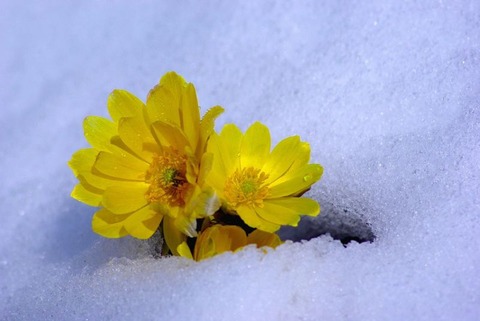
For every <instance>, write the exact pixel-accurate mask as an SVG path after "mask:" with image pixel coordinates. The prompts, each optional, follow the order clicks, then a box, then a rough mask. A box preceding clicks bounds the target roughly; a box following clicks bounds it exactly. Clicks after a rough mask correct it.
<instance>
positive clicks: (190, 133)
mask: <svg viewBox="0 0 480 321" xmlns="http://www.w3.org/2000/svg"><path fill="white" fill-rule="evenodd" d="M180 103H181V110H182V114H181V116H182V118H181V119H180V121H181V127H182V129H183V132H184V133H185V136H186V138H187V140H188V142H189V145H190V147H191V148H192V150H194V151H195V150H196V149H197V144H198V142H199V138H200V107H199V106H198V100H197V94H196V92H195V87H193V85H192V84H187V86H186V88H185V89H184V95H183V96H182V99H181V100H180Z"/></svg>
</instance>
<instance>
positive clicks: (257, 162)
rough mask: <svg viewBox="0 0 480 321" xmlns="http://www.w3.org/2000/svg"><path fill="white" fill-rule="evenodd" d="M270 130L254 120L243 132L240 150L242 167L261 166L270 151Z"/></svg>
mask: <svg viewBox="0 0 480 321" xmlns="http://www.w3.org/2000/svg"><path fill="white" fill-rule="evenodd" d="M270 141H271V140H270V131H269V130H268V127H267V126H265V125H263V124H261V123H259V122H255V123H254V124H253V125H252V126H250V127H249V128H248V129H247V131H246V132H245V136H244V137H243V140H242V145H241V150H240V164H241V166H242V168H247V167H250V166H253V167H259V166H260V167H262V165H263V164H264V162H265V159H266V158H267V156H268V154H269V153H270Z"/></svg>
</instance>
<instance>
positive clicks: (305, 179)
mask: <svg viewBox="0 0 480 321" xmlns="http://www.w3.org/2000/svg"><path fill="white" fill-rule="evenodd" d="M311 179H312V175H310V174H307V175H305V176H303V181H304V182H308V181H309V180H311Z"/></svg>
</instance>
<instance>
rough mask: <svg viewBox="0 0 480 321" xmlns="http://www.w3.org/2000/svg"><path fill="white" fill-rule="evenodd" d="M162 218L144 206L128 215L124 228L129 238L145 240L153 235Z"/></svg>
mask: <svg viewBox="0 0 480 321" xmlns="http://www.w3.org/2000/svg"><path fill="white" fill-rule="evenodd" d="M162 218H163V215H162V214H160V213H158V212H156V211H154V210H152V209H151V208H150V207H149V206H145V207H143V208H141V209H139V210H138V211H136V212H133V213H132V214H130V216H129V217H128V218H127V219H126V220H125V228H126V230H127V231H128V234H130V235H131V236H133V237H136V238H138V239H143V240H145V239H148V238H149V237H151V236H152V235H153V233H155V231H156V230H157V229H158V226H159V225H160V222H161V221H162Z"/></svg>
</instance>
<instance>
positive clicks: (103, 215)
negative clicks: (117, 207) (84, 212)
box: [92, 208, 130, 238]
mask: <svg viewBox="0 0 480 321" xmlns="http://www.w3.org/2000/svg"><path fill="white" fill-rule="evenodd" d="M129 215H130V214H127V215H116V214H113V213H111V212H110V211H108V210H107V209H104V208H102V209H101V210H99V211H98V212H96V213H95V215H94V216H93V219H92V230H93V231H94V232H95V233H97V234H100V235H101V236H104V237H108V238H120V237H123V236H126V235H128V232H127V230H126V229H125V227H124V225H123V223H124V221H125V220H126V219H127V218H128V216H129Z"/></svg>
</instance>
